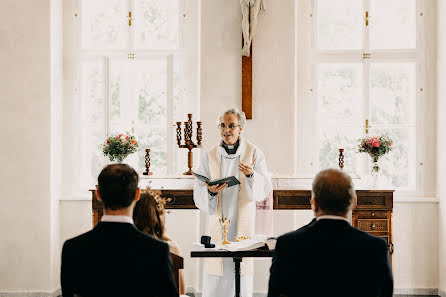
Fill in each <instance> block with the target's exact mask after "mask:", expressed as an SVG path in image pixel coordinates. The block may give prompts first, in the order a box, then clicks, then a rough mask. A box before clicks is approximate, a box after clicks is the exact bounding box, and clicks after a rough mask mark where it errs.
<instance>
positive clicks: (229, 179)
mask: <svg viewBox="0 0 446 297" xmlns="http://www.w3.org/2000/svg"><path fill="white" fill-rule="evenodd" d="M192 173H193V174H194V176H195V177H196V178H198V179H199V180H201V181H202V182H205V183H207V184H208V185H210V186H213V185H219V184H220V185H221V184H225V183H226V184H228V187H232V186H235V185H238V184H240V181H239V180H238V179H237V178H236V177H235V176H227V177H223V178H218V179H213V180H209V178H207V177H206V176H204V175H201V174H198V173H195V172H192Z"/></svg>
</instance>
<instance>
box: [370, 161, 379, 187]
mask: <svg viewBox="0 0 446 297" xmlns="http://www.w3.org/2000/svg"><path fill="white" fill-rule="evenodd" d="M379 176H380V167H379V164H378V158H373V160H372V163H371V164H370V186H371V187H372V188H376V187H377V185H378V180H379Z"/></svg>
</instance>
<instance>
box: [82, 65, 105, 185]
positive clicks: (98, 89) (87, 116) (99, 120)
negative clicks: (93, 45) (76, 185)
mask: <svg viewBox="0 0 446 297" xmlns="http://www.w3.org/2000/svg"><path fill="white" fill-rule="evenodd" d="M81 77H82V81H81V100H82V104H81V114H82V142H83V143H84V145H83V146H82V148H83V151H82V158H81V159H82V162H85V163H84V166H85V167H84V166H82V168H87V171H85V173H86V174H87V176H86V178H85V182H86V183H88V184H90V185H92V184H94V182H95V179H96V177H97V175H98V174H99V172H100V171H101V169H102V167H103V166H104V163H105V162H104V157H103V156H102V149H101V144H102V143H103V142H104V140H105V107H104V102H105V92H104V90H105V89H104V88H105V81H104V77H105V75H104V64H103V63H102V62H101V61H83V62H82V63H81Z"/></svg>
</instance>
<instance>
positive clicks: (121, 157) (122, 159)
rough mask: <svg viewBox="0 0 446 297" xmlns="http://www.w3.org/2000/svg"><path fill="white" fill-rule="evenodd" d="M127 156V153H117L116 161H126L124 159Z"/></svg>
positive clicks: (120, 162)
mask: <svg viewBox="0 0 446 297" xmlns="http://www.w3.org/2000/svg"><path fill="white" fill-rule="evenodd" d="M126 157H127V155H117V156H116V157H115V160H116V163H119V164H122V162H123V161H124V159H125V158H126Z"/></svg>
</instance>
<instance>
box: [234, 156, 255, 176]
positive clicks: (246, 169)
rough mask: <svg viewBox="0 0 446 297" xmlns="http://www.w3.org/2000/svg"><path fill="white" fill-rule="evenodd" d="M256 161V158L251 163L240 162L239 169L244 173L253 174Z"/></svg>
mask: <svg viewBox="0 0 446 297" xmlns="http://www.w3.org/2000/svg"><path fill="white" fill-rule="evenodd" d="M255 163H256V159H254V160H252V163H251V164H245V163H242V162H240V164H239V165H238V169H239V170H240V171H241V172H243V174H244V175H251V174H253V173H254V164H255Z"/></svg>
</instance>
